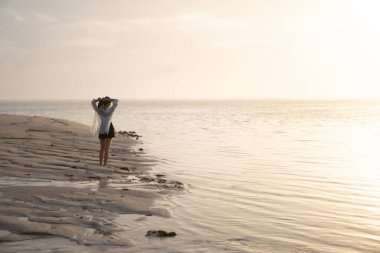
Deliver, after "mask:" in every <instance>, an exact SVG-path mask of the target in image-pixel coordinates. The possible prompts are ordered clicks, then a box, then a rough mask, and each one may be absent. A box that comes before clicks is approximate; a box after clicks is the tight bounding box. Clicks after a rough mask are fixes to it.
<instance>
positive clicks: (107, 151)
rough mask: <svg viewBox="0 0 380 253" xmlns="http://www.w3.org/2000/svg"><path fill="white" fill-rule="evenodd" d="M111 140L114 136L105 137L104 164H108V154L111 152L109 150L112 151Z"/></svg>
mask: <svg viewBox="0 0 380 253" xmlns="http://www.w3.org/2000/svg"><path fill="white" fill-rule="evenodd" d="M111 142H112V138H106V139H105V144H104V156H103V166H107V161H108V154H109V151H110V146H111Z"/></svg>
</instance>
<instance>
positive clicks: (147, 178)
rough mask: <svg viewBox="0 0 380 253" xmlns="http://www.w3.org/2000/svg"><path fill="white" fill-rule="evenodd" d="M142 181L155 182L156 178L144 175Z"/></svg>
mask: <svg viewBox="0 0 380 253" xmlns="http://www.w3.org/2000/svg"><path fill="white" fill-rule="evenodd" d="M140 181H141V182H153V181H154V179H153V178H149V177H142V178H140Z"/></svg>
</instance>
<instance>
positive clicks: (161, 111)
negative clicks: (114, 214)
mask: <svg viewBox="0 0 380 253" xmlns="http://www.w3.org/2000/svg"><path fill="white" fill-rule="evenodd" d="M0 112H6V113H18V114H26V115H41V116H49V117H58V118H65V119H69V120H73V121H79V122H82V123H86V124H90V123H91V120H92V117H93V112H92V111H91V108H90V104H89V102H84V101H76V102H73V101H70V102H60V103H58V102H33V103H31V102H30V103H21V102H13V103H0ZM113 122H114V125H115V128H116V129H117V130H127V131H129V130H135V131H136V132H137V133H138V134H140V135H143V138H142V140H143V142H144V144H143V145H142V146H143V148H144V152H145V153H146V155H149V156H154V157H156V158H159V159H160V163H159V164H158V165H157V166H155V168H154V170H155V171H157V172H166V173H167V174H168V176H170V177H171V178H176V179H178V180H179V181H182V182H185V183H187V184H188V185H189V188H188V190H187V191H184V192H182V193H180V194H172V195H165V196H164V198H163V199H161V200H159V202H158V203H157V205H159V206H160V205H161V206H165V207H167V208H168V209H169V210H170V212H171V213H172V217H171V218H162V217H146V218H145V219H139V218H138V217H132V216H128V215H125V216H123V215H122V216H121V217H119V218H118V219H117V220H116V222H118V223H119V224H122V225H123V226H125V227H126V231H124V232H121V233H123V234H122V235H124V236H125V237H127V238H129V239H131V240H132V241H133V242H134V245H135V246H132V248H130V249H129V250H132V251H141V252H221V251H222V252H263V253H267V252H379V251H380V185H379V182H380V170H379V169H378V168H379V167H380V166H379V165H380V156H379V155H378V154H379V153H380V102H354V101H351V102H350V101H346V102H334V101H330V102H317V101H314V102H302V101H219V102H216V101H193V102H181V101H176V102H175V101H171V102H168V101H145V102H144V101H140V102H133V101H132V102H130V101H129V102H128V101H121V102H120V107H119V108H118V109H117V111H116V114H115V117H114V120H113ZM111 162H112V161H111ZM149 229H165V230H173V231H176V232H177V234H178V236H177V237H175V238H170V239H163V240H157V239H149V238H146V237H144V234H145V232H146V230H149ZM51 240H53V239H51ZM54 240H55V239H54ZM60 242H61V243H63V242H62V241H60ZM42 245H44V247H45V249H46V247H47V244H42ZM67 245H69V244H67ZM84 249H85V250H88V252H91V250H94V249H93V248H92V249H91V248H86V247H84ZM84 249H83V247H78V249H76V248H75V247H74V246H73V248H72V250H73V252H75V251H77V252H84ZM107 250H108V252H125V250H126V249H121V248H109V249H107Z"/></svg>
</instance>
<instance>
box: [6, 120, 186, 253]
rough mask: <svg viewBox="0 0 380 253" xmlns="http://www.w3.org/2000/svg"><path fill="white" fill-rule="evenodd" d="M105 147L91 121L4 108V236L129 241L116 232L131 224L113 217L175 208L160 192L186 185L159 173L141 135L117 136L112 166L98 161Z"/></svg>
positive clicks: (96, 242) (11, 238)
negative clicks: (163, 202) (163, 204)
mask: <svg viewBox="0 0 380 253" xmlns="http://www.w3.org/2000/svg"><path fill="white" fill-rule="evenodd" d="M98 148H99V141H98V139H97V137H96V136H93V135H91V133H90V132H89V127H88V126H86V125H83V124H79V123H75V122H70V121H66V120H61V119H52V118H43V117H28V116H16V115H6V114H2V115H0V161H1V163H0V242H3V243H6V242H15V241H24V240H31V239H33V240H40V239H44V238H51V237H54V238H67V239H70V240H72V241H74V242H76V243H79V244H81V245H119V246H128V245H130V244H131V242H130V241H129V240H128V238H121V237H120V236H118V233H117V232H120V231H122V230H125V229H126V228H124V227H121V226H119V225H118V224H117V223H115V222H114V219H115V218H116V217H118V216H119V215H120V214H133V215H136V214H138V215H141V216H155V215H157V216H164V217H169V216H170V213H169V211H168V210H165V209H163V208H159V207H155V206H154V200H155V199H156V198H157V197H159V196H160V194H165V192H167V191H176V190H178V189H180V188H182V187H183V186H182V184H181V183H180V182H177V181H174V180H169V179H167V178H166V176H165V175H164V174H156V175H154V174H152V172H151V171H150V168H151V167H152V165H154V163H155V161H154V160H149V159H147V158H146V157H145V156H144V157H143V156H141V153H142V152H141V151H139V148H138V142H137V141H136V140H134V139H131V138H128V137H124V136H117V137H116V138H114V140H113V143H112V146H111V151H110V157H109V165H108V166H107V167H102V166H99V165H98ZM147 229H148V228H147ZM141 236H144V235H141ZM3 245H4V244H3Z"/></svg>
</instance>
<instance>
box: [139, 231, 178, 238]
mask: <svg viewBox="0 0 380 253" xmlns="http://www.w3.org/2000/svg"><path fill="white" fill-rule="evenodd" d="M176 235H177V234H176V232H166V231H164V230H149V231H148V232H146V235H145V236H157V237H174V236H176Z"/></svg>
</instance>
